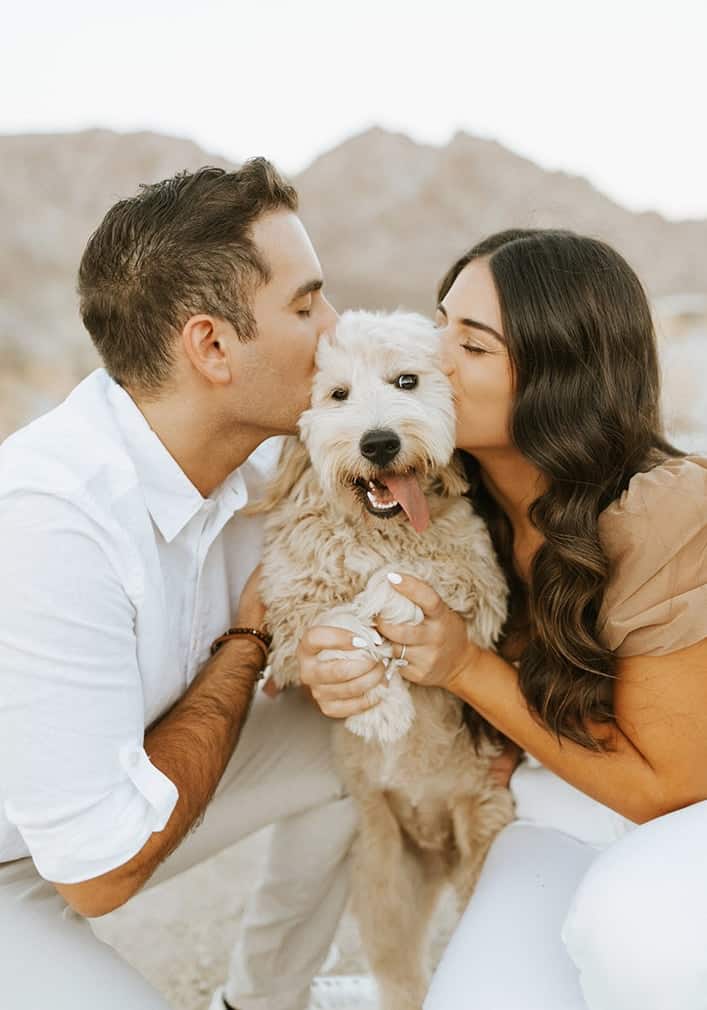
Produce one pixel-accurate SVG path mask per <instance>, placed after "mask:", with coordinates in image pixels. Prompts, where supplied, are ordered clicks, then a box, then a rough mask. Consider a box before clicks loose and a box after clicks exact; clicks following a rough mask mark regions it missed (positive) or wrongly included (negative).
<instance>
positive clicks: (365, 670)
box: [297, 627, 385, 719]
mask: <svg viewBox="0 0 707 1010" xmlns="http://www.w3.org/2000/svg"><path fill="white" fill-rule="evenodd" d="M324 649H343V650H349V651H350V650H353V655H352V658H351V659H330V660H324V661H321V660H320V659H319V653H320V652H322V650H324ZM297 658H298V660H299V664H300V680H301V682H302V684H303V685H304V686H305V687H306V688H308V689H309V691H310V692H311V695H312V697H313V698H314V700H315V701H316V703H317V705H319V708H320V709H321V710H322V712H323V713H324V715H328V716H332V717H333V718H335V719H347V718H348V717H349V716H350V715H358V713H359V712H365V711H366V710H367V709H369V708H373V707H374V705H376V704H377V702H374V701H373V702H372V701H370V699H369V698H368V697H367V696H366V695H367V692H368V691H371V690H372V689H373V688H374V687H376V686H377V685H378V684H380V682H381V680H382V679H383V677H384V674H385V670H384V669H383V664H382V663H376V661H375V660H374V659H372V658H371V656H370V655H369V654H368V653H367V652H365V651H364V650H363V649H361V648H358V647H357V639H356V638H355V637H353V638H352V635H351V632H350V631H343V630H342V629H341V628H324V627H315V628H310V629H309V631H307V632H305V634H304V636H303V637H302V641H301V642H300V646H299V649H298V650H297Z"/></svg>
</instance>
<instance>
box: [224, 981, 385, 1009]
mask: <svg viewBox="0 0 707 1010" xmlns="http://www.w3.org/2000/svg"><path fill="white" fill-rule="evenodd" d="M221 1010H223V1008H221ZM308 1010H378V987H377V986H376V983H375V982H374V981H373V979H372V978H371V976H370V975H317V977H316V978H315V979H314V980H313V981H312V987H311V989H310V990H309V1007H308Z"/></svg>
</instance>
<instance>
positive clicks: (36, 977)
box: [0, 691, 356, 1010]
mask: <svg viewBox="0 0 707 1010" xmlns="http://www.w3.org/2000/svg"><path fill="white" fill-rule="evenodd" d="M331 729H332V723H331V721H330V720H328V719H327V718H326V717H324V716H322V715H321V714H320V713H319V712H318V711H316V710H315V708H314V707H313V706H312V705H311V704H310V703H309V702H308V701H307V700H306V699H305V698H304V697H303V696H302V694H301V693H300V692H299V691H286V692H284V693H283V694H282V695H280V696H278V697H277V698H275V699H269V698H267V697H265V696H263V695H262V694H261V695H259V696H257V697H256V700H255V702H254V704H253V709H252V711H251V714H250V717H249V719H248V722H247V723H246V725H245V727H244V730H243V733H242V735H241V739H240V741H239V743H238V746H237V747H236V750H235V752H234V755H233V757H232V759H231V761H230V762H229V765H228V767H227V768H226V771H225V773H224V775H223V777H222V779H221V782H220V783H219V786H218V789H217V791H216V794H215V796H214V798H213V800H212V801H211V803H210V805H209V807H208V809H207V811H206V815H205V817H204V820H203V822H202V823H201V825H200V826H199V827H198V828H197V830H196V831H194V832H192V833H191V834H189V835H187V837H186V838H185V839H184V841H183V842H182V844H181V845H180V846H179V848H178V849H176V851H175V852H174V853H172V855H171V856H169V858H168V859H167V860H165V862H164V863H162V865H161V866H160V867H158V869H157V870H156V872H155V873H154V875H153V876H152V878H151V879H150V881H149V882H148V884H147V885H146V887H149V886H152V885H154V884H157V883H159V882H161V881H163V880H166V879H168V878H169V877H172V876H174V875H175V874H178V873H181V872H182V871H183V870H186V869H188V868H189V867H190V866H193V865H195V864H196V863H198V862H200V861H202V860H204V859H206V858H208V857H209V856H211V855H214V854H215V853H217V852H220V851H222V850H223V849H225V848H226V847H227V846H229V845H232V844H233V843H234V842H236V841H238V840H239V839H241V838H244V837H246V836H247V835H249V834H251V833H253V832H254V831H257V830H259V829H260V828H261V827H264V826H265V825H267V824H270V823H272V822H275V821H277V822H278V823H277V825H276V828H275V830H274V832H273V834H272V836H271V842H270V850H269V852H268V859H267V865H266V873H265V879H264V881H263V882H262V885H259V886H258V887H257V888H254V891H253V896H252V900H251V901H250V904H249V906H248V907H247V909H246V913H245V915H244V919H243V923H242V927H241V934H240V936H239V937H238V938H237V941H236V944H235V946H234V951H233V957H232V963H231V971H230V975H229V979H228V984H227V989H226V995H227V998H228V1000H229V1002H231V1003H232V1004H233V1005H234V1006H237V1007H239V1008H242V1010H302V1008H304V1007H306V1005H307V1003H308V991H309V985H310V982H311V979H312V977H313V975H315V974H316V972H317V970H318V969H319V967H320V966H321V964H322V962H323V960H324V958H325V957H326V954H327V951H328V949H329V945H330V943H331V941H332V939H333V936H334V933H335V931H336V928H337V925H338V923H339V919H340V917H341V913H342V911H343V908H344V905H345V902H346V897H347V893H348V876H347V862H348V860H347V857H348V852H349V849H350V846H351V842H352V840H353V837H354V834H355V831H356V815H355V811H354V807H353V803H352V801H351V800H350V799H349V798H348V797H346V796H345V795H344V793H343V790H342V786H341V783H340V782H339V779H338V777H337V776H336V774H335V772H334V770H333V763H332V753H331ZM224 887H228V881H224ZM145 942H146V943H149V942H150V939H149V937H146V938H145ZM38 1007H52V1008H55V1010H84V1008H86V1010H89V1008H90V1010H94V1008H95V1010H168V1004H167V1003H166V1001H165V1000H164V999H163V997H162V996H161V995H160V994H159V993H157V992H156V991H155V990H154V989H153V988H152V986H150V985H149V984H148V983H147V982H146V981H145V980H144V979H143V978H142V976H140V975H139V974H138V972H137V971H135V970H134V969H133V968H132V967H131V966H130V965H128V964H127V963H126V962H125V961H123V960H122V959H121V958H120V957H119V956H118V954H117V953H116V952H115V951H114V950H113V949H112V948H111V947H109V946H108V945H107V944H105V943H103V942H102V941H101V940H99V939H98V938H97V937H96V936H95V935H94V933H93V930H92V929H91V924H90V920H88V919H84V918H82V917H81V916H78V915H76V914H75V913H74V912H73V911H72V910H71V909H70V908H69V907H68V906H67V905H66V903H65V902H64V900H63V899H62V898H61V897H60V896H59V895H58V894H57V892H56V890H55V889H54V888H53V887H52V885H51V884H49V883H47V882H46V881H44V880H42V878H41V877H40V876H39V875H38V874H37V871H36V870H35V868H34V864H33V863H32V861H31V859H20V860H16V861H14V862H11V863H4V864H0V1008H2V1010H36V1008H38Z"/></svg>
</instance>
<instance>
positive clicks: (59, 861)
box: [6, 744, 179, 884]
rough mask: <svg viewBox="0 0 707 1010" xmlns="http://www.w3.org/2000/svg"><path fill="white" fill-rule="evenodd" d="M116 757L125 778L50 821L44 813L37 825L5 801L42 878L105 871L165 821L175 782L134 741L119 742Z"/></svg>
mask: <svg viewBox="0 0 707 1010" xmlns="http://www.w3.org/2000/svg"><path fill="white" fill-rule="evenodd" d="M119 759H120V764H121V766H122V767H123V769H124V770H125V773H126V778H125V779H124V780H123V781H122V782H120V783H119V784H118V785H117V786H116V787H115V788H114V789H113V790H112V791H111V792H110V793H108V794H107V795H105V796H103V797H102V798H100V799H99V800H98V801H96V802H93V803H90V804H85V805H83V807H82V809H81V810H80V811H75V809H74V811H72V813H71V816H65V817H64V818H61V817H60V816H59V817H57V816H53V817H52V818H51V820H50V821H47V820H46V816H45V818H44V819H43V822H42V823H41V824H39V823H34V824H33V823H31V819H28V820H27V821H25V819H24V818H22V817H18V816H17V811H16V810H13V809H12V807H11V804H9V803H7V804H6V814H7V816H8V819H9V820H11V821H12V822H13V823H14V824H15V826H16V827H17V829H18V830H19V832H20V834H21V835H22V837H23V839H24V841H25V844H26V845H27V847H28V849H29V851H30V855H31V856H32V859H33V860H34V864H35V866H36V867H37V871H38V873H39V874H40V876H42V877H44V879H45V880H51V881H53V882H55V883H57V884H77V883H80V882H82V881H84V880H91V879H92V878H94V877H99V876H101V874H103V873H108V872H109V871H110V870H114V869H116V868H117V867H119V866H123V865H124V864H125V863H127V862H128V861H129V860H130V859H132V857H133V856H134V855H136V853H138V852H139V851H140V849H141V848H142V847H143V845H144V844H145V843H146V842H147V840H148V839H149V837H150V835H151V834H152V833H153V832H155V831H162V829H163V828H164V826H165V825H166V823H167V821H168V820H169V818H170V815H171V813H172V811H173V810H174V808H175V806H176V804H177V800H178V799H179V791H178V790H177V787H176V786H175V784H174V783H173V782H172V781H171V779H169V778H167V776H166V775H165V774H164V773H163V772H161V771H160V770H159V768H156V767H155V766H154V765H153V764H152V763H151V762H150V759H149V758H148V756H147V754H146V753H145V750H144V749H143V747H141V746H139V745H135V744H126V745H124V746H123V747H122V748H121V750H120V754H119Z"/></svg>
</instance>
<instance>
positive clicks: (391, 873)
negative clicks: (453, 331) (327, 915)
mask: <svg viewBox="0 0 707 1010" xmlns="http://www.w3.org/2000/svg"><path fill="white" fill-rule="evenodd" d="M437 344H438V342H437V335H436V332H435V330H434V327H433V326H432V325H431V323H429V322H428V321H427V320H425V319H423V318H422V317H421V316H416V315H412V314H406V313H401V312H397V313H391V314H388V315H383V314H371V313H364V312H350V313H346V314H345V315H344V316H343V317H342V319H341V320H340V323H339V325H338V327H337V332H336V334H335V335H334V336H327V337H324V338H322V340H321V341H320V344H319V347H318V350H317V358H316V366H317V370H316V375H315V380H314V386H313V395H312V405H311V408H310V409H309V410H308V411H307V412H306V413H305V414H304V415H303V417H302V419H301V421H300V432H301V440H299V439H292V440H290V441H289V442H288V443H287V444H286V447H285V449H284V452H283V458H282V461H281V467H280V470H279V473H278V476H277V478H276V480H275V482H274V484H273V485H272V487H271V489H270V493H269V495H268V497H267V498H266V500H265V501H264V502H263V503H262V507H263V508H266V509H269V510H270V514H269V516H268V518H267V520H266V533H265V540H266V544H265V551H264V558H263V574H262V580H261V587H262V594H263V599H264V602H265V604H266V606H267V620H268V624H269V626H270V629H271V631H272V633H273V648H272V653H271V673H272V675H273V676H274V678H275V680H276V682H277V683H278V684H279V685H282V686H284V685H286V684H292V683H296V682H297V677H298V669H297V663H296V659H295V653H296V649H297V646H298V643H299V642H300V640H301V638H302V635H303V633H304V632H305V630H306V629H307V628H309V627H310V626H312V625H314V624H319V625H326V626H331V625H334V626H338V627H344V628H349V629H350V630H352V631H354V632H355V633H357V634H359V635H360V636H361V637H364V638H365V639H366V641H367V642H368V643H369V646H368V651H369V652H370V654H371V655H372V656H377V657H379V658H381V657H382V658H384V659H389V657H390V656H391V655H392V652H391V647H390V643H383V645H382V646H381V645H377V644H376V641H375V634H374V631H373V623H374V621H375V619H376V617H378V616H380V617H382V618H383V619H386V620H390V621H394V622H404V621H413V622H415V621H419V620H421V618H422V614H421V613H420V611H419V609H418V608H417V607H415V606H414V605H413V604H411V603H410V602H409V601H408V600H407V599H405V598H404V597H403V596H402V595H401V594H399V593H397V592H396V591H395V590H394V589H393V588H392V586H391V585H390V582H389V581H388V580H387V578H386V573H388V572H390V571H401V572H406V573H409V574H411V575H416V576H418V577H419V578H421V579H423V580H424V581H426V582H428V583H430V584H431V585H432V586H433V587H434V588H435V589H436V591H437V592H438V593H439V594H440V596H441V597H442V598H443V599H444V600H445V602H446V603H448V604H449V606H450V607H452V608H453V609H454V610H456V611H458V612H459V613H461V614H462V616H463V617H464V619H465V620H466V623H467V628H468V634H469V636H470V638H472V639H474V640H475V641H477V642H478V643H479V644H480V645H482V646H483V647H485V648H488V647H490V646H492V645H493V643H494V641H495V639H496V637H497V636H498V633H499V631H500V628H501V626H502V624H503V621H504V618H505V613H506V586H505V582H504V580H503V577H502V574H501V571H500V569H499V567H498V564H497V562H496V559H495V555H494V551H493V548H492V545H491V541H490V537H489V534H488V531H487V529H486V527H485V525H484V523H483V522H482V521H481V519H480V518H479V517H478V516H476V515H475V514H474V513H473V511H472V508H471V506H470V504H469V502H468V500H467V499H466V498H464V497H463V494H464V491H465V490H466V483H465V481H464V478H463V475H462V471H461V469H460V467H459V465H458V463H457V462H456V460H455V458H454V455H453V452H454V411H453V402H452V394H451V389H450V386H449V383H448V380H447V378H446V377H445V375H444V374H443V372H442V371H441V369H440V366H439V362H438V358H437V351H438V346H437ZM401 374H402V375H415V376H417V377H418V384H417V387H416V388H414V389H400V388H397V387H396V385H395V380H396V378H397V377H398V376H400V375H401ZM405 381H407V380H405ZM335 389H343V390H348V391H349V393H348V398H347V399H345V400H341V399H339V400H337V399H333V398H332V392H333V391H334V390H335ZM372 429H388V430H392V431H394V432H395V433H397V435H398V436H399V438H400V441H401V443H402V444H401V449H400V452H399V455H398V456H397V457H396V458H394V459H393V460H392V461H391V462H390V464H389V465H388V466H387V469H383V470H382V469H381V468H380V467H377V466H376V465H374V464H372V463H371V462H369V460H367V459H366V458H365V457H364V456H363V455H362V452H361V450H360V448H359V443H360V440H361V437H362V436H363V435H364V433H366V432H369V431H370V430H372ZM410 468H413V469H414V471H415V473H416V475H417V477H418V479H419V482H420V485H421V487H422V489H423V491H424V493H425V497H426V500H427V503H428V507H429V513H430V515H429V525H428V527H427V528H426V529H425V531H424V532H422V533H418V532H416V531H415V529H414V528H413V526H412V524H411V521H410V520H409V519H408V517H407V515H406V514H405V513H404V512H400V513H399V514H396V515H393V516H385V517H380V516H379V515H378V516H376V515H374V514H371V513H370V512H369V511H368V510H367V508H366V507H365V504H364V491H361V490H359V491H357V490H356V489H355V487H354V483H353V482H354V481H355V480H356V479H357V478H359V479H363V480H364V481H366V482H367V481H369V480H370V479H372V478H374V477H376V476H378V477H380V476H385V475H386V474H388V475H390V473H392V472H393V471H394V472H395V473H396V474H398V475H400V474H403V473H405V474H407V473H408V472H409V470H410ZM330 655H331V656H337V655H339V656H348V657H350V656H351V653H350V652H348V653H331V654H330ZM393 665H394V664H393ZM375 690H376V696H377V697H379V698H381V699H382V700H381V701H380V702H379V704H378V705H377V706H376V707H375V708H373V709H371V710H370V711H369V712H366V713H363V714H362V715H359V716H356V717H354V718H350V719H348V720H347V721H346V724H341V723H339V724H336V726H335V731H336V737H335V739H336V752H337V757H338V761H339V763H340V768H341V773H342V775H343V778H344V780H345V782H346V785H347V787H348V789H349V791H350V793H351V795H352V796H353V797H354V798H355V799H356V801H357V803H358V807H359V811H360V823H361V828H360V836H359V839H358V842H357V846H356V850H355V857H354V869H353V874H354V881H353V900H354V909H355V912H356V915H357V918H358V921H359V925H360V928H361V935H362V940H363V943H364V947H365V950H366V953H367V956H368V958H369V962H370V965H371V969H372V970H373V972H374V974H375V975H376V977H377V980H378V983H379V987H380V991H381V998H382V1007H383V1008H384V1010H419V1008H420V1007H421V1005H422V1000H423V998H424V994H425V992H426V988H427V972H426V965H425V961H426V958H425V948H424V944H425V939H426V933H427V925H428V922H429V919H430V917H431V914H432V911H433V909H434V907H435V904H436V899H437V896H438V895H439V892H440V889H441V887H442V886H443V885H444V884H445V883H447V882H451V883H452V884H453V885H454V887H455V888H456V892H457V894H458V897H459V900H460V902H461V903H465V902H466V901H467V900H468V898H469V896H470V895H471V892H472V889H473V887H474V884H475V881H476V878H477V876H478V873H479V870H480V867H481V865H482V862H483V860H484V857H485V855H486V852H487V850H488V847H489V845H490V843H491V841H492V840H493V838H494V836H495V835H496V833H497V832H498V831H499V830H500V829H501V828H502V827H503V826H504V825H505V824H507V823H508V821H509V820H510V819H511V817H512V804H511V800H510V797H509V794H508V791H507V790H506V789H500V788H498V787H496V786H495V785H494V784H493V783H492V782H491V780H490V778H489V775H488V765H489V760H490V757H491V756H492V755H493V754H494V753H495V752H496V750H495V747H494V746H493V745H491V744H490V743H488V742H485V743H482V745H481V746H480V748H479V753H477V752H476V750H475V749H474V746H473V744H472V741H471V737H470V735H469V732H468V730H467V728H466V725H465V723H464V720H463V706H462V703H461V702H460V701H459V700H458V699H457V698H456V697H455V696H453V695H452V694H450V693H449V692H447V691H445V690H442V689H439V688H425V687H417V686H415V685H410V686H408V683H407V682H406V681H403V680H402V679H401V678H400V675H399V673H398V672H397V671H396V672H394V673H393V676H392V679H391V680H390V683H389V685H385V684H384V685H382V686H381V687H379V688H376V689H375Z"/></svg>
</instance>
